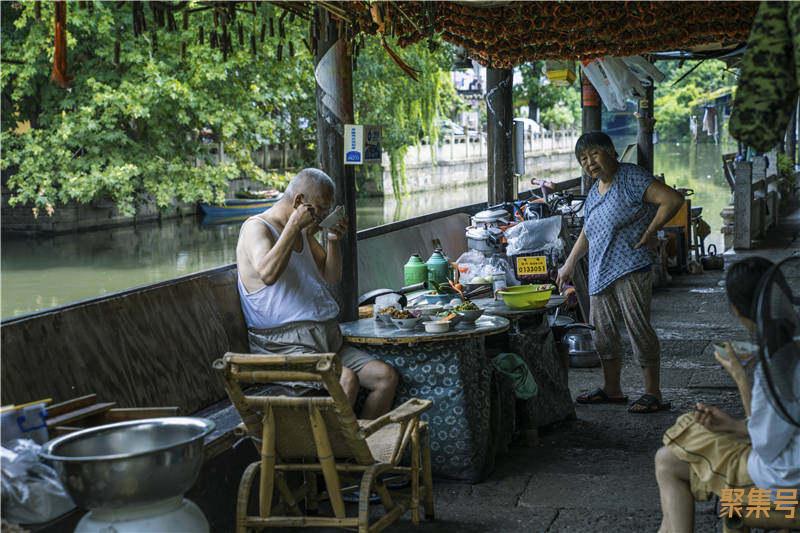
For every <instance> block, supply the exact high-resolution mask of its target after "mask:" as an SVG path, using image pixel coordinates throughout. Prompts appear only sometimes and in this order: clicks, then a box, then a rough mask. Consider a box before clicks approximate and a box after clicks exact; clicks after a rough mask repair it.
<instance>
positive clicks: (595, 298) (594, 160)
mask: <svg viewBox="0 0 800 533" xmlns="http://www.w3.org/2000/svg"><path fill="white" fill-rule="evenodd" d="M575 157H577V158H578V162H579V163H580V165H581V168H582V169H583V171H584V173H586V175H588V176H590V177H591V178H592V179H593V180H595V183H594V185H593V186H592V188H591V190H590V191H589V195H588V197H587V198H586V203H585V204H584V217H585V218H584V221H585V222H584V227H583V230H582V231H581V234H580V236H579V237H578V240H577V241H576V242H575V245H574V246H573V248H572V252H571V253H570V254H569V257H568V258H567V260H566V262H565V263H564V266H563V267H561V268H560V269H559V271H558V279H557V281H556V282H557V283H558V285H559V287H561V286H562V285H564V284H565V283H568V282H569V281H570V280H571V279H572V275H573V272H574V271H575V267H576V265H577V263H578V261H579V260H580V259H581V258H582V257H583V256H584V255H586V253H587V252H588V253H589V296H590V302H589V307H590V311H589V321H590V322H591V324H592V325H593V326H594V327H595V332H594V337H595V345H596V346H597V352H598V353H599V354H600V359H601V362H602V364H603V378H604V383H603V386H602V387H599V388H597V389H595V390H593V391H591V392H587V393H584V394H581V395H580V396H578V397H577V399H576V401H577V402H578V403H627V401H628V397H627V396H625V395H624V394H623V393H622V386H621V384H620V374H621V371H622V359H621V357H622V354H621V349H620V336H619V326H620V325H621V324H622V323H624V324H625V327H626V328H627V329H628V337H629V338H630V341H631V344H632V345H633V352H634V354H635V356H636V359H637V360H638V362H639V365H640V366H641V367H642V372H643V374H644V387H645V393H644V394H643V395H642V396H641V397H640V398H639V399H638V400H636V401H635V402H633V404H631V406H630V408H629V409H628V411H630V412H632V413H651V412H655V411H659V410H661V409H669V403H667V402H664V401H663V399H662V397H661V386H660V382H659V379H660V376H659V371H660V360H659V358H660V348H659V343H658V337H657V336H656V333H655V331H654V330H653V327H652V326H651V325H650V300H651V297H652V288H653V279H652V272H651V270H652V258H651V254H650V251H649V248H650V247H649V244H650V243H651V242H653V241H654V239H655V235H656V232H657V231H658V230H660V229H661V228H662V227H663V226H664V224H666V223H667V222H668V221H669V220H670V219H671V218H672V217H673V216H674V215H675V213H677V212H678V210H679V209H680V208H681V206H682V205H683V197H682V196H681V195H680V194H679V193H678V192H676V191H675V190H674V189H672V188H670V187H668V186H666V185H664V184H663V183H661V182H660V181H658V180H656V179H655V178H654V176H653V175H652V174H651V173H650V172H648V171H647V170H645V169H644V168H642V167H640V166H638V165H632V164H629V163H620V162H619V161H617V151H616V150H615V149H614V144H613V143H612V142H611V138H610V137H609V136H608V135H606V134H605V133H602V132H599V131H598V132H590V133H584V134H583V135H581V137H580V138H579V139H578V142H577V144H576V145H575Z"/></svg>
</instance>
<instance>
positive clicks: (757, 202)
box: [750, 156, 775, 242]
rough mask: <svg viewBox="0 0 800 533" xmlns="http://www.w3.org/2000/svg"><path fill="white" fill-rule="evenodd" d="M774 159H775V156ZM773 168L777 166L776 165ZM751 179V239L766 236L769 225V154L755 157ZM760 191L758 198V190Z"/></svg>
mask: <svg viewBox="0 0 800 533" xmlns="http://www.w3.org/2000/svg"><path fill="white" fill-rule="evenodd" d="M773 161H775V159H774V158H773ZM771 168H775V166H774V165H772V166H771ZM750 181H751V189H750V191H751V196H750V198H751V200H750V203H751V205H752V208H751V211H750V213H751V214H750V239H751V242H752V240H755V239H758V238H760V237H763V236H764V231H765V230H766V226H767V217H766V214H767V213H766V211H767V209H766V205H767V156H758V157H754V158H753V170H752V179H751V180H750ZM757 190H758V191H760V194H759V197H758V198H757V199H756V194H755V193H756V191H757Z"/></svg>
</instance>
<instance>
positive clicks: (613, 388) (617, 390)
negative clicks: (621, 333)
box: [601, 358, 622, 398]
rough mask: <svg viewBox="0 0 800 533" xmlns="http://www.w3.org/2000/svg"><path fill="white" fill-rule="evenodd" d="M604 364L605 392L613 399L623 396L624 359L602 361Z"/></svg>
mask: <svg viewBox="0 0 800 533" xmlns="http://www.w3.org/2000/svg"><path fill="white" fill-rule="evenodd" d="M601 362H602V363H603V382H604V383H603V390H604V391H605V393H606V394H608V395H609V396H610V397H611V398H617V397H619V396H622V385H621V384H620V375H621V374H622V359H620V358H617V359H601Z"/></svg>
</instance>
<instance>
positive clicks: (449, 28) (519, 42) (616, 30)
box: [316, 1, 758, 68]
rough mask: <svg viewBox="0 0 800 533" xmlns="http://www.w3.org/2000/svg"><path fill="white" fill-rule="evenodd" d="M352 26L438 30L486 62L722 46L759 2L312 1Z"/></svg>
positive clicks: (505, 64) (427, 33) (415, 34)
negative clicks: (369, 2)
mask: <svg viewBox="0 0 800 533" xmlns="http://www.w3.org/2000/svg"><path fill="white" fill-rule="evenodd" d="M316 3H317V4H318V5H321V6H322V7H324V8H326V9H329V10H330V11H331V13H332V14H333V15H334V16H338V17H340V18H342V19H346V20H348V22H350V23H351V24H352V25H353V26H354V28H355V29H356V32H358V31H362V32H365V33H368V34H375V33H383V34H388V35H393V36H395V37H396V38H397V41H398V43H399V44H400V45H401V46H407V45H409V44H413V43H416V42H420V41H423V40H425V39H427V38H429V37H432V36H434V35H437V34H438V35H441V36H442V38H443V39H444V40H446V41H448V42H451V43H453V44H456V45H458V46H461V47H463V48H464V49H466V51H467V53H468V54H469V56H470V57H472V58H474V59H475V60H477V61H479V62H480V63H481V64H483V65H484V66H489V67H493V68H511V67H514V66H517V65H520V64H522V63H525V62H528V61H534V60H540V59H580V60H585V59H594V58H597V57H602V56H630V55H640V54H648V53H654V52H659V51H672V50H686V51H691V50H693V49H698V50H704V51H710V50H724V49H729V48H734V47H736V46H738V45H741V44H742V43H744V42H745V41H746V40H747V36H748V34H749V33H750V26H751V24H752V22H753V19H754V17H755V13H756V10H757V9H758V3H757V2H709V1H706V2H541V1H538V2H421V1H406V2H375V3H371V4H368V3H366V2H344V3H339V2H324V1H320V2H316Z"/></svg>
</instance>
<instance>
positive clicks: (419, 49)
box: [354, 39, 458, 196]
mask: <svg viewBox="0 0 800 533" xmlns="http://www.w3.org/2000/svg"><path fill="white" fill-rule="evenodd" d="M400 55H401V56H402V57H403V59H404V60H405V61H406V62H407V63H408V64H409V65H410V66H411V67H412V68H415V69H416V70H418V71H419V81H414V80H412V79H411V78H409V77H408V76H406V75H405V74H404V73H403V72H402V71H401V70H400V68H398V66H397V65H395V64H394V63H393V62H392V61H391V60H389V59H388V57H387V55H386V51H385V50H384V49H383V47H382V46H381V44H380V42H379V41H378V40H377V39H369V40H368V41H367V42H366V46H365V47H364V49H363V50H362V51H361V53H360V54H359V56H358V59H357V61H358V63H357V68H356V71H355V73H354V88H355V98H354V100H355V104H354V105H355V113H356V121H357V122H358V123H360V124H378V125H382V126H383V132H382V139H381V143H382V147H383V149H385V150H386V151H387V152H388V154H389V160H390V171H391V175H392V185H393V188H394V193H395V195H397V196H400V195H402V194H404V193H405V192H407V191H406V190H405V155H406V151H407V150H408V147H409V146H413V145H416V144H418V143H420V141H421V140H423V139H425V140H426V141H427V142H428V143H429V144H430V146H431V147H432V148H431V149H432V150H433V151H434V152H433V153H434V154H435V146H436V143H437V142H438V139H439V129H438V128H439V126H438V122H439V119H440V118H443V117H446V116H449V115H450V113H451V111H452V110H453V108H454V107H455V106H457V105H458V104H457V102H458V98H457V96H456V93H455V88H454V86H453V81H452V79H451V77H450V72H449V70H450V62H451V57H452V55H451V51H450V50H449V48H447V47H446V46H443V45H441V44H439V43H435V45H434V49H433V50H431V49H430V47H429V45H428V43H420V44H415V45H411V46H408V47H406V48H404V49H402V51H401V52H400Z"/></svg>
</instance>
